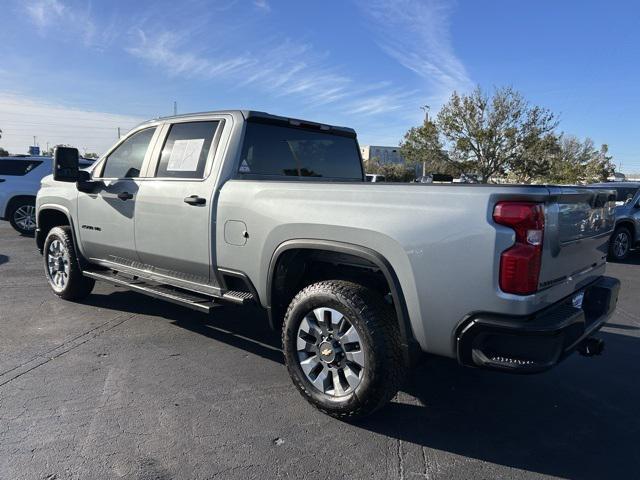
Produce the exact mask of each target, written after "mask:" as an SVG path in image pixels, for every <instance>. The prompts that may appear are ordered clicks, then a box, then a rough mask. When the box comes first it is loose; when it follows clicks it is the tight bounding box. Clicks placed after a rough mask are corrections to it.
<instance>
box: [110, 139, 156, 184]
mask: <svg viewBox="0 0 640 480" xmlns="http://www.w3.org/2000/svg"><path fill="white" fill-rule="evenodd" d="M155 130H156V129H155V127H154V128H147V129H146V130H141V131H139V132H137V133H134V134H133V135H131V136H130V137H129V138H127V139H126V140H125V141H124V142H122V143H121V144H120V145H119V146H118V147H117V148H116V149H115V150H114V151H113V152H111V154H110V155H109V156H108V157H107V159H106V160H105V165H104V168H103V170H102V177H103V178H136V177H139V176H140V169H141V168H142V162H143V161H144V156H145V155H146V153H147V149H148V148H149V143H151V138H153V134H154V132H155Z"/></svg>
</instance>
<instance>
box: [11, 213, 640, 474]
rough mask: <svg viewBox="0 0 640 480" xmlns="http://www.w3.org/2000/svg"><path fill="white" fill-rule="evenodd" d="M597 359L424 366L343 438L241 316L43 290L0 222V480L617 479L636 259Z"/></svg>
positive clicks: (636, 391) (256, 317) (29, 257)
mask: <svg viewBox="0 0 640 480" xmlns="http://www.w3.org/2000/svg"><path fill="white" fill-rule="evenodd" d="M608 272H609V274H610V275H612V276H616V277H618V278H620V280H621V281H622V293H621V296H620V300H619V306H618V310H617V313H616V314H615V316H614V317H613V318H612V319H611V320H610V322H609V324H608V326H607V327H606V328H605V329H604V330H603V331H602V333H601V338H603V339H605V341H606V350H605V353H604V355H603V356H602V357H598V358H584V357H580V356H578V355H574V356H572V357H570V358H569V359H568V360H567V361H565V362H564V363H563V364H562V365H560V366H559V367H557V368H556V369H554V370H553V371H551V372H548V373H545V374H542V375H536V376H510V375H505V374H499V373H492V372H483V371H480V370H473V369H463V368H461V367H458V366H457V364H456V363H455V362H453V361H450V360H444V359H435V358H427V359H425V361H424V362H423V363H422V364H421V365H420V366H419V367H418V368H416V369H415V370H414V371H413V372H412V374H411V375H410V378H409V380H408V382H407V384H406V386H405V388H404V389H403V391H402V392H401V393H400V394H399V395H398V397H397V398H396V399H395V400H394V401H393V403H392V404H390V405H389V406H388V407H387V408H385V409H384V410H382V411H380V412H379V413H378V414H376V415H375V416H374V417H372V418H370V419H367V420H366V421H365V422H362V423H359V424H357V425H350V424H347V423H343V422H340V421H337V420H333V419H331V418H329V417H327V416H325V415H322V414H320V413H319V412H317V411H316V410H314V409H313V408H312V407H311V406H310V405H308V404H307V403H306V402H305V401H304V400H303V399H302V397H300V395H299V394H298V393H297V391H296V390H295V388H294V387H293V385H292V384H291V383H290V381H289V378H288V376H287V373H286V369H285V367H284V366H283V361H282V355H281V353H280V350H279V336H278V335H276V334H273V333H271V332H270V331H269V330H268V329H267V328H266V320H265V317H264V315H263V314H262V313H261V312H259V311H255V310H242V309H239V308H236V307H221V308H219V309H218V310H217V311H216V312H215V314H214V315H212V316H210V317H207V316H205V315H202V314H199V313H196V312H192V311H190V310H187V309H184V308H181V307H178V306H173V305H171V304H167V303H163V302H160V301H157V300H153V299H149V298H147V297H144V296H141V295H138V294H135V293H130V292H127V291H125V290H122V289H118V288H114V287H111V286H108V285H100V284H99V285H98V286H97V287H96V289H95V290H94V293H93V294H92V295H91V296H90V297H89V298H88V299H87V300H85V301H84V302H83V303H81V304H80V303H70V302H65V301H62V300H59V299H58V298H56V297H55V296H54V295H53V294H52V293H51V292H50V291H49V287H48V286H47V283H46V281H45V278H44V276H43V272H42V266H41V258H40V256H39V254H38V253H37V252H36V250H35V245H34V242H33V239H31V238H25V237H21V236H19V235H17V234H16V233H15V232H14V231H13V230H12V229H11V228H10V227H9V226H8V224H6V223H5V222H1V224H0V478H2V479H49V480H52V479H67V478H73V479H76V478H77V479H83V480H84V479H94V478H95V479H98V478H100V479H108V478H140V479H192V478H193V479H209V478H239V479H247V478H259V479H264V478H276V477H277V478H281V477H282V478H313V479H325V478H326V479H341V478H346V479H355V478H367V479H369V478H402V479H413V478H416V479H418V478H427V479H432V478H461V479H462V478H540V477H542V476H549V477H564V478H599V479H601V478H629V477H634V476H637V469H638V466H639V465H640V449H639V448H638V439H639V438H640V415H639V413H640V383H639V380H640V348H639V347H640V254H636V255H635V256H634V257H633V258H632V259H631V260H630V261H628V262H627V263H626V264H611V265H609V267H608Z"/></svg>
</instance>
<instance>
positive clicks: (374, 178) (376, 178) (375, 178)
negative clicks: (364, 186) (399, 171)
mask: <svg viewBox="0 0 640 480" xmlns="http://www.w3.org/2000/svg"><path fill="white" fill-rule="evenodd" d="M366 180H367V182H371V183H381V182H386V181H387V179H386V178H385V176H384V175H379V174H377V173H367V175H366Z"/></svg>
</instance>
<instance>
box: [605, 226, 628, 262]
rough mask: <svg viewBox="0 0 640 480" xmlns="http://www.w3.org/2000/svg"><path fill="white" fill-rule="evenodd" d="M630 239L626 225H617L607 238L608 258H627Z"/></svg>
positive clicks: (616, 260)
mask: <svg viewBox="0 0 640 480" xmlns="http://www.w3.org/2000/svg"><path fill="white" fill-rule="evenodd" d="M632 241H633V240H632V237H631V231H630V230H629V229H628V228H627V227H624V226H619V227H617V228H616V229H615V231H614V232H613V235H611V239H610V240H609V260H611V261H614V262H620V261H622V260H624V259H625V258H627V257H628V256H629V252H630V251H631V245H632Z"/></svg>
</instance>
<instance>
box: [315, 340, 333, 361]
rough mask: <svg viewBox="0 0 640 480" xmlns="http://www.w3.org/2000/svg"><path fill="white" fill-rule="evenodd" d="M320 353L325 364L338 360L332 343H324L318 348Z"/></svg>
mask: <svg viewBox="0 0 640 480" xmlns="http://www.w3.org/2000/svg"><path fill="white" fill-rule="evenodd" d="M318 352H320V358H321V359H322V360H323V361H324V362H327V363H331V362H333V361H334V360H335V359H336V350H335V348H333V345H332V344H331V342H322V343H321V344H320V348H318Z"/></svg>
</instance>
